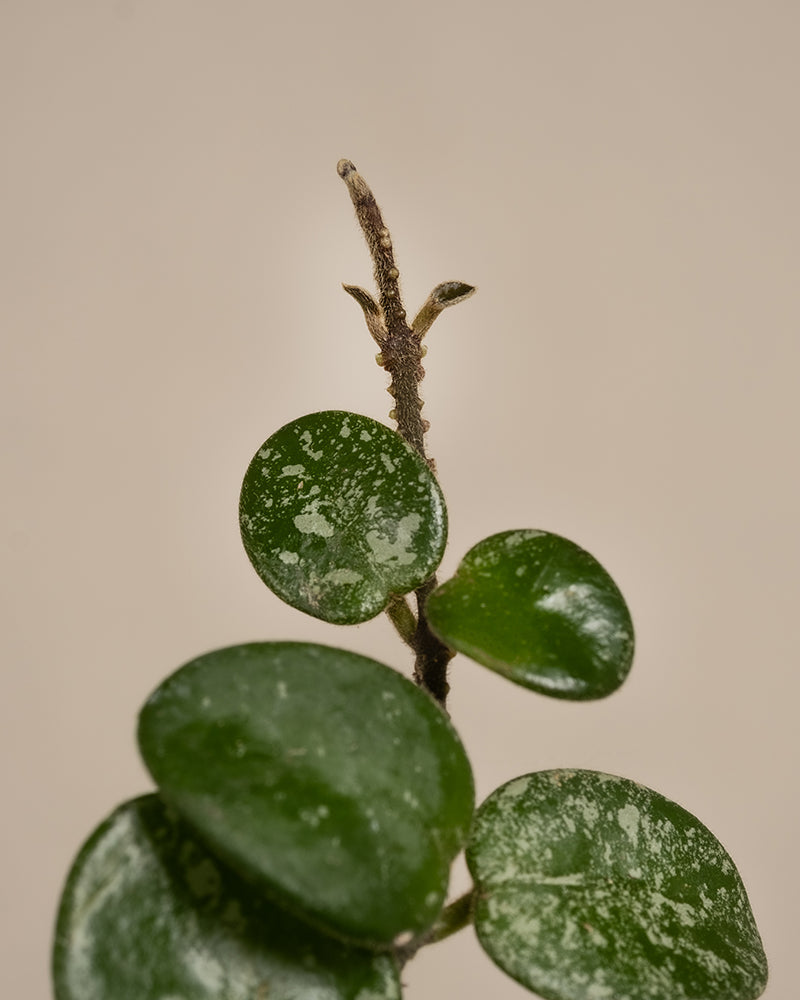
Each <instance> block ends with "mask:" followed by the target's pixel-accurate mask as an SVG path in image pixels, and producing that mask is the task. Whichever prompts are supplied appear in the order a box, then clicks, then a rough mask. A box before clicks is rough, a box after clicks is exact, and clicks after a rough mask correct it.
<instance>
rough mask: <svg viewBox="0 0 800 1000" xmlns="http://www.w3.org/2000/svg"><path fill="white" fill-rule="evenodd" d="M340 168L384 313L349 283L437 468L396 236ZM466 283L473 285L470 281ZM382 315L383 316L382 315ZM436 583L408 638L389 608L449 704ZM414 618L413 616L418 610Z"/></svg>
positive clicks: (399, 407) (399, 415) (406, 415)
mask: <svg viewBox="0 0 800 1000" xmlns="http://www.w3.org/2000/svg"><path fill="white" fill-rule="evenodd" d="M336 169H337V171H338V173H339V176H340V177H341V178H342V180H343V181H344V182H345V184H346V185H347V190H348V191H349V193H350V199H351V201H352V202H353V206H354V207H355V210H356V218H357V219H358V222H359V224H360V226H361V229H362V231H363V233H364V237H365V239H366V241H367V246H368V247H369V252H370V256H371V257H372V264H373V268H374V273H375V283H376V284H377V286H378V298H379V303H378V304H379V308H380V312H381V314H382V316H381V317H378V316H377V315H376V313H375V310H374V309H373V304H374V303H372V300H371V297H370V296H369V293H368V292H364V291H363V289H357V288H356V287H355V286H353V285H346V286H345V288H346V290H347V291H348V292H349V294H351V295H353V297H354V298H356V300H357V301H358V302H359V304H360V305H361V307H362V309H363V310H364V313H365V316H366V317H367V325H368V326H369V328H370V332H371V333H372V335H373V337H374V338H375V340H376V341H377V342H378V344H379V346H380V348H381V353H380V363H381V365H382V366H383V367H384V368H385V369H386V370H387V371H388V372H389V374H390V376H391V379H392V381H391V384H390V386H389V392H390V393H391V395H392V396H393V397H394V401H395V408H394V410H393V416H394V419H395V420H396V421H397V430H398V433H399V434H400V435H401V436H402V437H403V438H404V439H405V440H406V441H407V442H408V443H409V444H410V445H411V447H412V448H414V450H415V451H417V452H418V454H419V455H421V456H422V458H424V459H425V461H426V462H427V463H428V465H429V466H430V468H431V469H432V470H433V468H434V464H433V461H432V459H430V458H428V456H427V455H426V454H425V431H426V430H427V429H428V423H427V421H425V420H423V419H422V416H421V413H420V411H421V410H422V400H421V399H420V395H419V383H420V382H421V381H422V378H423V377H424V375H425V369H424V368H423V367H422V363H421V362H422V354H423V350H422V345H421V343H420V341H421V339H422V338H421V336H420V335H418V334H416V333H415V332H414V331H413V330H412V329H411V327H409V325H408V323H407V322H406V311H405V308H404V306H403V300H402V298H401V297H400V285H399V278H400V271H399V270H398V268H397V266H396V264H395V262H394V250H393V247H392V237H391V235H390V233H389V230H388V229H387V227H386V225H385V223H384V221H383V216H382V215H381V211H380V209H379V208H378V203H377V202H376V201H375V196H374V195H373V193H372V191H371V190H370V187H369V185H368V184H367V182H366V181H365V180H364V178H363V177H362V176H361V174H360V173H359V172H358V171H357V170H356V168H355V166H354V165H353V164H352V163H351V162H350V160H339V163H338V164H337V167H336ZM450 284H452V283H450ZM463 287H464V288H469V287H470V286H466V285H465V286H463ZM380 319H382V322H380V321H379V320H380ZM429 325H430V324H428V326H429ZM425 329H427V326H426V327H425ZM435 588H436V577H435V576H432V577H431V578H430V579H429V580H427V581H426V582H425V583H424V584H423V585H422V586H421V587H419V588H418V590H417V591H416V597H417V608H418V612H419V613H418V617H417V621H416V627H415V629H414V632H413V635H412V636H411V638H410V639H409V638H406V634H405V632H404V630H405V629H407V626H408V615H405V614H404V613H403V612H400V611H399V610H398V608H397V607H396V606H393V605H390V606H389V608H387V612H388V614H389V617H390V618H391V619H392V621H393V623H394V625H395V627H396V628H398V631H400V634H401V635H402V636H403V638H404V639H405V640H406V641H407V642H409V645H411V647H412V648H413V650H414V652H415V653H416V661H415V664H414V680H415V681H416V682H417V684H419V685H420V687H423V688H425V689H426V690H427V691H428V692H429V693H430V694H431V695H432V696H433V697H434V698H435V699H436V701H438V702H439V704H440V705H441V706H442V708H444V707H445V702H446V700H447V692H448V690H449V685H448V683H447V664H448V663H449V662H450V660H451V659H452V658H453V656H454V655H455V653H454V651H453V650H451V649H450V648H449V647H448V646H446V645H445V644H444V643H443V642H442V641H441V640H440V639H438V638H437V637H436V636H435V635H434V634H433V632H431V630H430V628H429V626H428V620H427V618H426V616H425V601H426V600H427V598H428V595H429V594H430V593H431V592H432V591H433V590H434V589H435ZM409 613H410V609H409ZM400 615H402V616H403V621H402V623H401V624H398V618H399V616H400ZM411 618H412V619H413V615H411Z"/></svg>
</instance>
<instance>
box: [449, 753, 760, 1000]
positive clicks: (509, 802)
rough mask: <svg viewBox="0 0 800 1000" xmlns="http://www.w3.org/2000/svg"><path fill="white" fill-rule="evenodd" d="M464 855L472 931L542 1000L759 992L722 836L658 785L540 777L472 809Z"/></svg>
mask: <svg viewBox="0 0 800 1000" xmlns="http://www.w3.org/2000/svg"><path fill="white" fill-rule="evenodd" d="M467 863H468V865H469V868H470V871H471V872H472V875H473V877H474V879H475V882H476V888H477V893H476V898H477V903H476V911H475V929H476V931H477V934H478V938H479V940H480V942H481V945H482V946H483V948H484V949H485V951H486V952H487V953H488V955H489V956H490V958H492V959H493V961H495V962H496V963H497V964H498V965H499V966H500V968H501V969H503V970H504V971H505V972H507V973H508V974H509V975H510V976H512V977H513V978H514V979H516V980H518V981H519V982H520V983H522V984H523V985H524V986H527V987H528V988H529V989H530V990H532V991H533V992H535V993H537V994H539V995H540V996H542V997H545V998H546V1000H606V998H607V1000H753V998H754V997H757V996H759V995H760V994H761V992H762V991H763V989H764V986H765V984H766V980H767V963H766V958H765V957H764V951H763V948H762V945H761V938H760V937H759V934H758V930H757V929H756V925H755V921H754V919H753V915H752V912H751V910H750V904H749V902H748V900H747V895H746V893H745V889H744V886H743V885H742V881H741V879H740V877H739V874H738V872H737V871H736V867H735V866H734V863H733V861H732V860H731V858H730V857H729V855H728V854H727V853H726V851H725V849H724V848H723V847H722V845H721V844H720V843H719V841H718V840H717V839H716V838H715V837H714V835H713V834H712V833H711V832H710V831H709V830H708V829H707V828H706V827H705V826H703V824H702V823H701V822H700V821H699V820H697V819H695V817H694V816H692V815H691V814H690V813H688V812H687V811H686V810H685V809H682V808H681V807H680V806H678V805H676V804H675V803H674V802H670V801H669V799H666V798H664V797H663V796H662V795H659V794H658V793H657V792H653V791H651V790H650V789H648V788H644V787H643V786H641V785H637V784H635V783H634V782H632V781H628V780H627V779H625V778H615V777H612V776H611V775H608V774H600V773H598V772H596V771H543V772H541V773H538V774H528V775H525V776H524V777H521V778H517V779H515V780H514V781H510V782H509V783H508V784H506V785H503V786H502V787H501V788H499V789H498V790H497V791H495V792H493V793H492V795H490V796H489V798H488V799H487V800H486V801H485V802H484V803H483V805H481V807H480V808H479V809H478V811H477V814H476V817H475V823H474V826H473V831H472V834H471V836H470V842H469V844H468V845H467Z"/></svg>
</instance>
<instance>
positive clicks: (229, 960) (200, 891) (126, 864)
mask: <svg viewBox="0 0 800 1000" xmlns="http://www.w3.org/2000/svg"><path fill="white" fill-rule="evenodd" d="M53 978H54V984H55V995H56V1000H167V998H171V1000H179V998H180V1000H183V998H186V1000H298V998H300V997H314V998H315V1000H317V998H318V1000H399V998H400V986H399V983H398V979H397V973H396V970H395V968H394V965H393V963H392V961H391V959H390V958H389V957H388V956H377V955H375V954H373V953H369V952H365V951H359V950H356V949H353V948H348V947H346V946H345V945H343V944H342V943H341V942H338V941H334V940H333V939H331V938H327V937H324V936H322V935H321V934H319V933H318V932H316V931H314V930H311V929H310V928H309V927H307V926H306V925H304V924H302V923H300V922H299V921H297V920H295V919H294V918H293V917H290V916H289V915H288V914H286V913H284V912H283V911H281V910H279V909H277V908H276V907H274V906H272V905H271V904H268V903H266V902H265V901H263V900H262V899H260V898H259V897H258V896H257V895H256V894H255V893H254V892H253V890H252V889H251V888H250V887H249V886H248V885H247V884H246V883H244V882H243V881H242V880H241V879H240V878H239V877H238V876H236V875H235V874H233V873H232V872H231V871H230V870H229V869H228V868H227V867H226V866H224V865H223V864H221V863H220V861H219V860H218V859H217V858H215V857H214V856H213V855H210V854H209V853H208V851H207V850H206V849H205V848H204V847H202V846H201V845H200V844H199V843H198V842H197V840H196V838H195V837H194V836H193V835H192V834H191V833H190V832H189V831H188V830H187V828H186V827H185V826H184V825H183V824H182V823H180V822H179V821H178V820H177V819H176V817H175V816H174V815H173V814H171V813H170V812H169V811H168V810H167V809H165V807H164V806H163V804H162V802H161V800H160V799H159V798H158V797H157V796H155V795H149V796H146V797H143V798H140V799H136V800H134V801H133V802H128V803H126V804H125V805H123V806H120V807H119V809H117V810H116V812H114V813H113V814H112V815H111V817H110V818H109V819H107V820H106V821H105V822H104V823H103V824H102V826H100V827H99V828H98V829H97V830H96V831H95V833H94V834H92V836H91V838H90V839H89V840H88V841H87V843H86V844H85V846H84V847H83V849H82V850H81V852H80V854H79V855H78V858H77V859H76V861H75V864H74V865H73V867H72V871H71V872H70V875H69V879H68V881H67V884H66V887H65V889H64V894H63V896H62V899H61V908H60V911H59V917H58V925H57V929H56V939H55V947H54V953H53Z"/></svg>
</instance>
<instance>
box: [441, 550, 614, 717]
mask: <svg viewBox="0 0 800 1000" xmlns="http://www.w3.org/2000/svg"><path fill="white" fill-rule="evenodd" d="M426 609H427V615H428V620H429V622H430V625H431V628H432V629H433V630H434V632H436V633H437V635H439V636H440V637H441V638H442V639H443V641H444V642H446V643H447V644H448V645H449V646H451V647H452V648H453V649H457V650H458V651H459V652H462V653H465V654H466V655H467V656H469V657H470V658H471V659H473V660H476V661H477V662H478V663H482V664H483V665H484V666H485V667H490V668H491V669H492V670H496V671H497V673H499V674H502V675H503V676H504V677H507V678H508V679H509V680H512V681H514V682H515V683H517V684H521V685H523V687H527V688H531V689H533V690H534V691H538V692H540V693H541V694H547V695H551V696H553V697H556V698H570V699H573V700H584V699H589V698H602V697H605V695H608V694H611V692H612V691H615V690H616V689H617V688H618V687H619V686H620V684H622V682H623V681H624V680H625V678H626V676H627V675H628V671H629V670H630V667H631V662H632V660H633V624H632V622H631V616H630V612H629V611H628V608H627V605H626V604H625V600H624V599H623V597H622V594H621V593H620V592H619V590H618V588H617V586H616V584H615V583H614V581H613V580H612V579H611V577H610V576H609V575H608V573H606V571H605V570H604V569H603V567H602V566H601V565H600V564H599V563H598V562H597V560H596V559H594V558H593V557H592V556H590V555H589V553H588V552H585V551H584V550H583V549H581V548H579V546H577V545H575V544H574V543H573V542H570V541H567V539H566V538H562V537H561V536H560V535H552V534H549V533H547V532H545V531H505V532H502V533H500V534H498V535H492V536H491V537H490V538H485V539H484V540H483V541H482V542H479V543H478V544H477V545H476V546H475V547H474V548H472V549H470V551H469V552H468V553H467V554H466V556H464V558H463V560H462V561H461V564H460V565H459V567H458V570H457V572H456V575H455V576H454V577H453V578H452V579H451V580H448V581H447V582H446V583H443V584H442V585H441V586H440V587H439V588H438V589H437V590H435V591H434V592H433V594H431V596H430V598H429V599H428V603H427V605H426Z"/></svg>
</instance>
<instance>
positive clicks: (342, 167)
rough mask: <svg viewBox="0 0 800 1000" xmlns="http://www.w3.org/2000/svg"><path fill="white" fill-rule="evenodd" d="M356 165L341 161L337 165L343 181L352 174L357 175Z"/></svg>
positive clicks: (348, 161) (337, 170)
mask: <svg viewBox="0 0 800 1000" xmlns="http://www.w3.org/2000/svg"><path fill="white" fill-rule="evenodd" d="M355 170H356V167H355V164H354V163H352V162H351V161H350V160H339V162H338V163H337V164H336V172H337V173H338V174H339V176H340V177H341V178H342V179H346V178H347V177H348V176H349V175H350V174H352V173H355Z"/></svg>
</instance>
